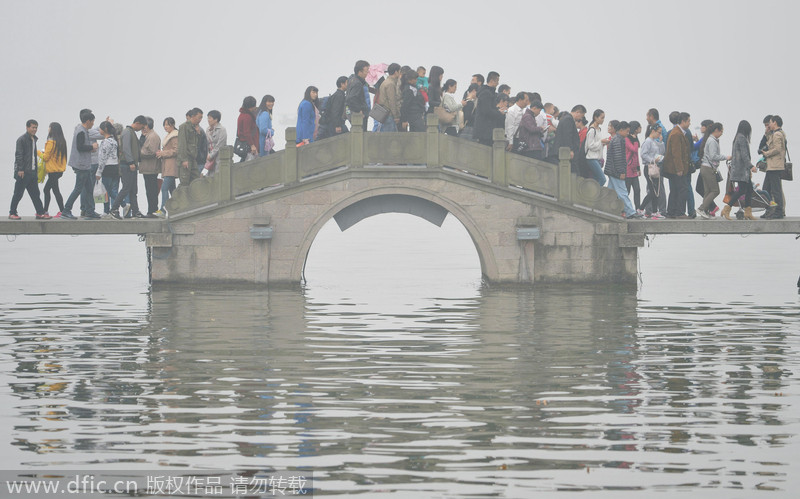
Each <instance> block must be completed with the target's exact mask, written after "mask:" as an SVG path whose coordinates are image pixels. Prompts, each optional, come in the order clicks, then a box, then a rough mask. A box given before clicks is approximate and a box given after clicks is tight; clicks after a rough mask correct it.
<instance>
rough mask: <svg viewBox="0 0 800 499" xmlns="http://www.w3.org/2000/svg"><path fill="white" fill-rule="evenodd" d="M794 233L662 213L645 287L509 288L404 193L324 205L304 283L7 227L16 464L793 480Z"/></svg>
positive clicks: (595, 489)
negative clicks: (151, 277) (667, 223)
mask: <svg viewBox="0 0 800 499" xmlns="http://www.w3.org/2000/svg"><path fill="white" fill-rule="evenodd" d="M798 244H800V242H796V241H794V238H793V237H778V236H753V237H750V238H740V237H735V238H730V237H727V238H726V237H718V238H702V237H663V236H660V237H659V238H657V239H656V240H655V241H652V243H651V247H648V248H643V249H642V250H641V252H640V254H641V272H642V283H641V285H640V286H638V288H624V287H623V288H615V287H608V286H557V287H536V288H533V289H531V288H500V287H494V286H488V285H482V284H481V282H480V276H479V269H478V263H477V256H476V254H475V251H474V248H473V247H472V246H471V243H469V240H468V236H466V233H465V231H464V230H463V228H461V227H460V226H459V225H458V224H457V223H456V222H454V221H453V220H452V219H451V218H448V220H447V221H446V223H445V225H444V227H443V228H442V229H439V228H436V227H433V226H430V225H428V224H426V223H424V222H420V221H418V220H416V219H409V218H408V217H405V216H400V215H397V216H394V215H391V216H389V215H387V216H381V217H374V218H372V219H368V220H365V221H364V222H362V223H360V224H358V225H357V226H355V227H353V228H352V229H350V230H349V231H348V232H346V233H344V234H339V233H338V229H335V228H334V227H326V229H325V230H323V233H322V234H321V235H320V237H319V239H318V240H317V242H316V243H315V246H314V247H313V248H312V252H311V255H310V257H309V264H308V266H307V269H306V278H307V283H306V285H305V286H304V287H303V288H298V289H270V290H265V289H251V288H226V289H218V288H209V287H200V288H177V287H175V288H164V287H156V288H155V289H153V290H151V289H150V288H149V285H148V283H147V277H146V267H147V264H146V258H145V256H144V249H143V244H142V243H138V242H137V241H136V240H135V238H131V237H108V238H92V237H81V238H69V237H58V236H53V237H52V238H51V237H47V238H45V237H44V236H42V237H38V238H37V237H28V238H19V239H18V240H16V241H15V242H13V243H12V242H6V241H3V242H2V243H0V254H2V256H3V258H2V259H1V260H2V261H0V271H1V272H2V274H1V275H2V276H3V289H2V291H0V321H1V322H0V323H1V324H2V331H0V343H2V348H1V349H0V353H1V354H2V355H1V356H0V379H2V384H1V385H0V387H1V388H0V423H1V424H2V427H3V428H4V431H3V432H2V433H0V456H2V457H0V461H1V463H0V468H4V469H16V470H22V469H34V470H39V471H42V470H46V469H60V470H64V469H69V470H112V469H141V470H153V469H164V470H166V469H169V468H181V467H183V468H185V467H188V468H190V469H197V470H202V469H225V470H239V469H262V470H269V469H290V470H292V469H305V470H309V469H310V470H313V472H314V478H315V483H314V486H315V489H316V490H315V492H316V494H319V495H323V494H340V495H355V494H361V495H362V497H446V498H451V497H452V498H456V497H519V498H530V497H539V496H541V497H547V496H549V495H551V494H553V493H556V492H559V491H563V492H568V491H583V493H584V495H586V494H589V495H591V496H593V497H594V496H603V497H605V496H607V497H616V496H618V495H619V493H620V491H639V492H638V493H637V495H638V494H641V493H642V492H641V491H647V492H650V491H652V492H662V493H666V495H667V496H671V495H677V494H683V495H686V494H689V495H692V496H696V497H752V496H753V495H754V494H756V493H757V492H758V491H770V492H769V494H770V495H771V496H773V497H788V496H790V495H791V494H793V493H791V490H795V491H796V490H797V488H798V486H800V479H798V476H797V472H798V470H800V442H798V433H800V398H799V394H800V380H799V379H798V374H800V307H798V304H799V303H800V300H798V294H797V288H796V280H797V277H798V274H800V263H798V261H797V259H796V255H797V247H798V246H797V245H798ZM0 495H1V494H0Z"/></svg>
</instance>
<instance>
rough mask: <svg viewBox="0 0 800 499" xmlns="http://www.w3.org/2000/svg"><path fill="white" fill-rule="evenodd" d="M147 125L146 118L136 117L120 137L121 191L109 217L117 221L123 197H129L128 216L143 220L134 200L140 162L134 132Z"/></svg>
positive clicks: (137, 186) (139, 150)
mask: <svg viewBox="0 0 800 499" xmlns="http://www.w3.org/2000/svg"><path fill="white" fill-rule="evenodd" d="M146 125H147V118H145V117H144V116H141V115H139V116H137V117H136V118H135V119H134V120H133V123H132V124H130V125H128V126H126V127H125V130H124V131H123V132H122V136H121V137H120V147H121V148H122V154H120V161H119V174H120V177H122V189H120V191H119V194H117V198H116V199H115V200H114V204H113V205H111V211H110V213H111V216H112V217H113V218H116V219H117V220H122V217H121V216H120V215H119V206H120V205H121V204H122V200H124V199H125V196H129V197H130V207H131V209H130V214H129V216H130V217H131V218H133V217H136V218H145V216H144V215H143V214H142V212H140V211H139V200H138V199H137V198H136V196H137V194H138V193H139V176H138V175H137V169H138V167H139V162H140V161H141V146H140V145H139V139H137V138H136V132H140V131H142V129H143V128H144V127H145V126H146Z"/></svg>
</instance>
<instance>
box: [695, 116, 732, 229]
mask: <svg viewBox="0 0 800 499" xmlns="http://www.w3.org/2000/svg"><path fill="white" fill-rule="evenodd" d="M708 130H709V132H710V134H709V135H708V137H707V138H706V140H705V145H704V146H703V154H702V156H700V176H701V177H703V202H702V203H700V206H699V207H698V208H697V212H698V214H699V215H700V216H701V217H702V218H705V219H711V218H713V215H711V213H710V208H711V204H712V203H713V202H714V200H715V199H716V198H717V196H719V192H720V190H719V181H718V180H717V178H718V177H717V175H719V162H720V161H727V160H730V159H731V156H725V155H723V154H722V153H721V152H720V150H721V149H720V146H719V138H720V137H721V136H722V132H723V129H722V123H714V124H713V125H711V126H710V127H709V128H708ZM720 176H721V175H720Z"/></svg>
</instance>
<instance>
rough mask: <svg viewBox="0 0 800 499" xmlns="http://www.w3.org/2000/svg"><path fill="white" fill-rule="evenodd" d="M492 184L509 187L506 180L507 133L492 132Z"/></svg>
mask: <svg viewBox="0 0 800 499" xmlns="http://www.w3.org/2000/svg"><path fill="white" fill-rule="evenodd" d="M492 141H493V142H492V183H494V184H497V185H502V186H503V187H508V180H507V178H506V131H505V130H503V129H502V128H495V129H494V130H492Z"/></svg>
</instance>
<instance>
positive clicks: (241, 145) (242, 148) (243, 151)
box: [233, 137, 250, 158]
mask: <svg viewBox="0 0 800 499" xmlns="http://www.w3.org/2000/svg"><path fill="white" fill-rule="evenodd" d="M233 153H234V154H235V155H237V156H239V157H240V158H246V157H247V155H248V154H249V153H250V145H249V144H248V143H247V142H245V141H243V140H242V139H240V138H239V137H236V142H234V143H233Z"/></svg>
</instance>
